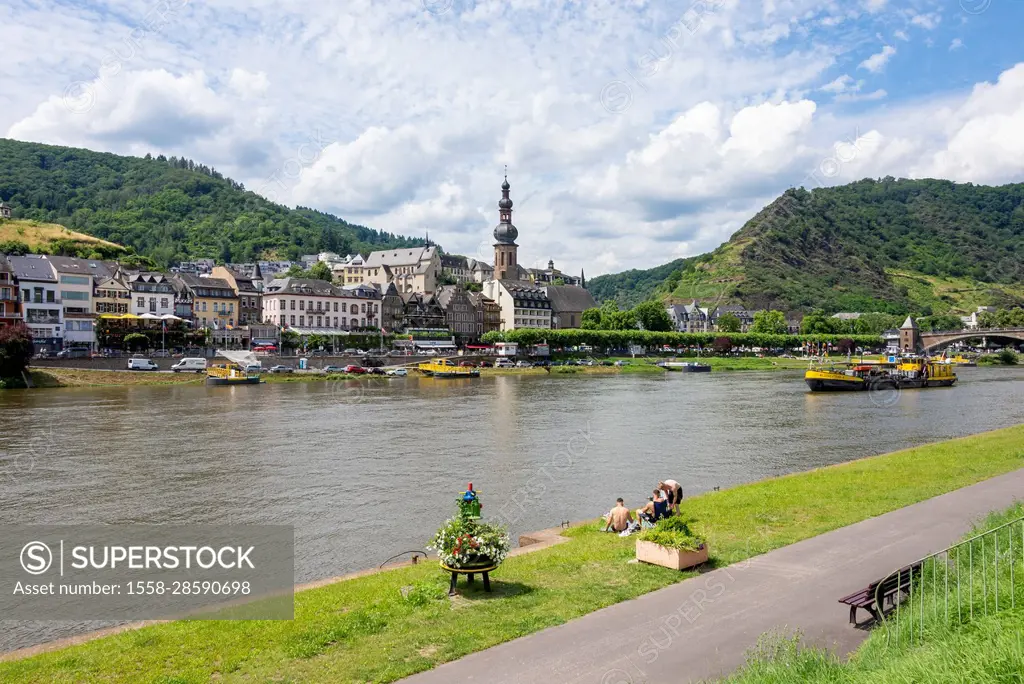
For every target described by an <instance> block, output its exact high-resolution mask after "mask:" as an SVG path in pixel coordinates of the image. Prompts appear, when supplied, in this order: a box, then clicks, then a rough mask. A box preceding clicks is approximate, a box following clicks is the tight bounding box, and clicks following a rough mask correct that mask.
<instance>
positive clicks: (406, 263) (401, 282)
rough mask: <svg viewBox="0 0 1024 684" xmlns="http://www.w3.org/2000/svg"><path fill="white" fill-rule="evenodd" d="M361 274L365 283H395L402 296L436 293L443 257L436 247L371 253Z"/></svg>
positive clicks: (404, 248)
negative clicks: (405, 293) (414, 293)
mask: <svg viewBox="0 0 1024 684" xmlns="http://www.w3.org/2000/svg"><path fill="white" fill-rule="evenodd" d="M361 275H362V278H361V282H364V283H372V284H374V285H381V286H386V285H387V284H388V283H394V284H395V287H396V288H398V291H399V292H400V293H402V292H424V293H428V292H429V293H433V292H434V291H435V290H437V285H438V281H439V280H440V278H441V257H440V255H439V254H438V252H437V247H433V246H430V247H403V248H401V249H387V250H383V251H380V252H370V255H369V256H367V257H366V263H364V264H363V266H362V273H361ZM346 281H347V278H346ZM346 284H347V282H346Z"/></svg>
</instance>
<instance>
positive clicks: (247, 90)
mask: <svg viewBox="0 0 1024 684" xmlns="http://www.w3.org/2000/svg"><path fill="white" fill-rule="evenodd" d="M229 83H230V85H231V89H232V90H234V91H235V93H237V94H238V95H239V96H241V97H243V98H252V97H259V96H260V95H263V94H265V93H266V92H267V89H268V88H269V87H270V80H269V79H268V78H267V74H266V72H263V71H260V72H256V73H253V72H251V71H246V70H245V69H239V68H235V69H233V70H232V71H231V80H230V81H229Z"/></svg>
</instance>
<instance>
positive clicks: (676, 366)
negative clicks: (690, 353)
mask: <svg viewBox="0 0 1024 684" xmlns="http://www.w3.org/2000/svg"><path fill="white" fill-rule="evenodd" d="M658 365H659V366H661V367H662V368H664V369H665V370H670V371H678V372H681V373H710V372H711V366H710V365H708V364H706V363H697V362H696V361H663V362H661V363H659V364H658Z"/></svg>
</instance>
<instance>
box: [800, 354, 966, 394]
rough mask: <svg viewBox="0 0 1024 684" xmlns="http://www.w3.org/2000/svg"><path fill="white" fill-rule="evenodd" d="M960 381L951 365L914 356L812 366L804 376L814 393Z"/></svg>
mask: <svg viewBox="0 0 1024 684" xmlns="http://www.w3.org/2000/svg"><path fill="white" fill-rule="evenodd" d="M956 381H957V377H956V373H954V372H953V365H952V364H950V363H949V362H947V361H944V360H940V359H936V360H932V359H927V358H922V357H919V356H914V355H907V356H902V357H898V358H897V357H890V358H889V360H888V361H885V362H880V363H863V362H862V363H857V364H853V363H848V364H845V365H839V364H832V365H829V366H827V367H821V366H818V367H815V366H811V368H809V369H808V370H807V372H806V373H804V382H806V383H807V386H808V387H809V388H810V389H811V391H812V392H848V391H860V390H879V389H888V388H894V389H919V388H922V387H950V386H952V385H953V384H955V383H956Z"/></svg>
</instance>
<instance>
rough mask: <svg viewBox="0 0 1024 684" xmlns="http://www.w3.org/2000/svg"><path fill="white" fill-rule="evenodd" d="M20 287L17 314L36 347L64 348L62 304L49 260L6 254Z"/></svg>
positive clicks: (58, 287) (34, 256)
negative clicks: (19, 312)
mask: <svg viewBox="0 0 1024 684" xmlns="http://www.w3.org/2000/svg"><path fill="white" fill-rule="evenodd" d="M7 261H8V263H9V264H10V265H11V270H12V271H13V272H14V277H15V278H16V279H17V280H18V288H19V289H20V290H21V315H22V318H23V320H24V321H25V325H27V326H28V327H29V330H31V331H32V342H33V343H35V345H36V348H37V349H49V350H59V349H62V348H63V347H64V305H63V302H61V299H60V285H59V284H58V282H57V274H56V272H54V270H53V267H52V266H51V265H50V262H49V261H47V260H46V258H45V257H43V256H40V255H26V256H11V257H7Z"/></svg>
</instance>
